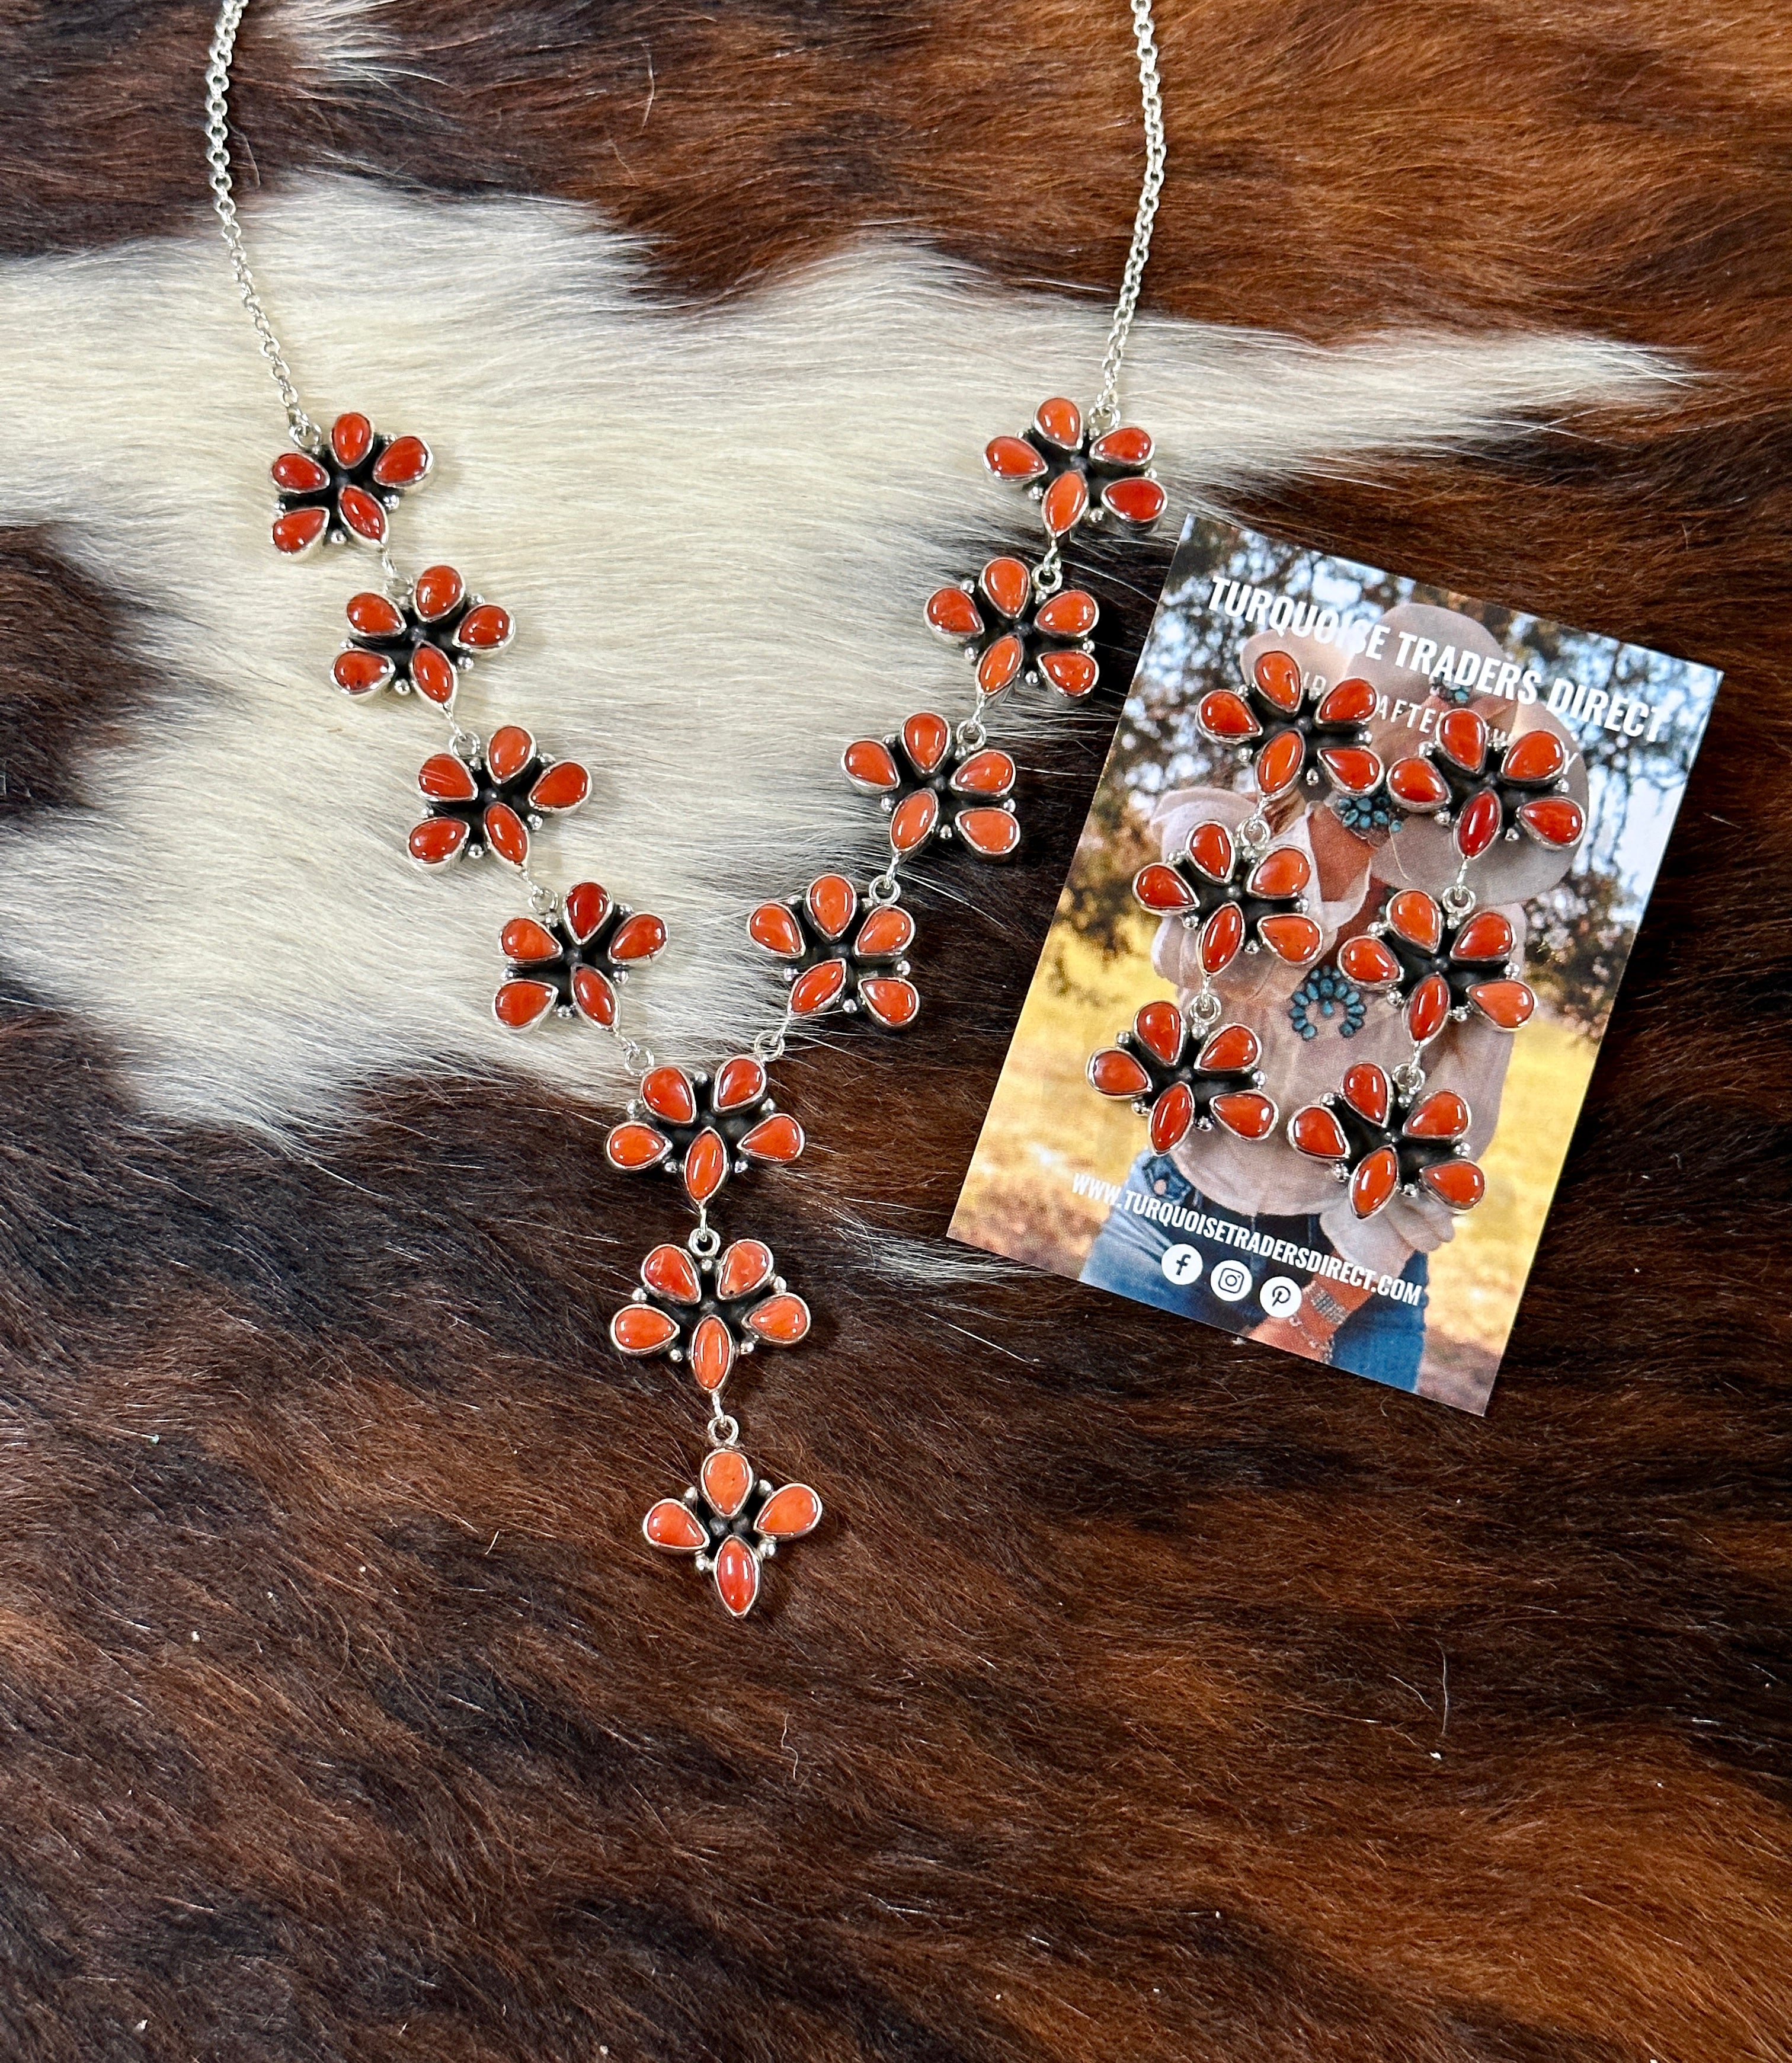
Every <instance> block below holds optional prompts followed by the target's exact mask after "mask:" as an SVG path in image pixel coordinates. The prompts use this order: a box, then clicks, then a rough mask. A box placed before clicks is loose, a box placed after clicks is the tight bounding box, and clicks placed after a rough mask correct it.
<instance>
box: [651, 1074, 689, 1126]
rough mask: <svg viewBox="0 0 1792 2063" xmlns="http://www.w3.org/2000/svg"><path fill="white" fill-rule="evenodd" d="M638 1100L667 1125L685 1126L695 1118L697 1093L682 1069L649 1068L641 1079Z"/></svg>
mask: <svg viewBox="0 0 1792 2063" xmlns="http://www.w3.org/2000/svg"><path fill="white" fill-rule="evenodd" d="M641 1101H642V1102H643V1103H644V1104H646V1106H647V1108H649V1110H650V1111H652V1112H653V1115H654V1116H656V1117H663V1118H664V1119H665V1121H666V1123H667V1124H691V1123H692V1122H693V1120H695V1118H696V1116H697V1092H696V1091H695V1090H694V1089H693V1088H692V1087H691V1084H690V1077H689V1076H688V1075H687V1074H686V1073H685V1071H684V1069H683V1068H649V1070H648V1071H647V1072H646V1073H645V1075H643V1076H641Z"/></svg>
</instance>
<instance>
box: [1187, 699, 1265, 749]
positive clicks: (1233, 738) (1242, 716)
mask: <svg viewBox="0 0 1792 2063" xmlns="http://www.w3.org/2000/svg"><path fill="white" fill-rule="evenodd" d="M1195 722H1197V723H1198V724H1199V726H1200V727H1201V731H1202V734H1203V736H1204V737H1207V738H1214V739H1215V740H1217V741H1218V742H1219V743H1220V744H1222V745H1232V744H1239V743H1242V742H1244V740H1245V739H1247V738H1260V737H1261V736H1262V735H1263V726H1262V725H1261V724H1260V723H1259V722H1258V721H1257V719H1256V717H1255V716H1254V715H1253V714H1252V711H1251V705H1250V704H1249V703H1248V702H1246V700H1245V699H1244V696H1243V695H1241V694H1238V693H1237V692H1236V690H1233V689H1231V688H1215V690H1213V692H1212V694H1207V695H1203V696H1202V698H1201V699H1200V702H1199V704H1198V705H1197V706H1196V708H1195Z"/></svg>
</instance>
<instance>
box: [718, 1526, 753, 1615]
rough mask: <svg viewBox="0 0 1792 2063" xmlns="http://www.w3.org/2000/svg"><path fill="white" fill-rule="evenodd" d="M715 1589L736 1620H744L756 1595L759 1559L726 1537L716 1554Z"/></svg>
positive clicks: (740, 1542)
mask: <svg viewBox="0 0 1792 2063" xmlns="http://www.w3.org/2000/svg"><path fill="white" fill-rule="evenodd" d="M716 1589H717V1592H718V1593H719V1594H720V1595H721V1601H722V1603H724V1604H725V1605H726V1606H727V1607H728V1609H729V1611H730V1612H731V1613H732V1614H733V1616H734V1617H735V1618H736V1619H744V1618H745V1616H746V1615H747V1614H748V1613H749V1611H752V1609H753V1599H755V1598H757V1596H758V1595H759V1558H758V1556H757V1554H754V1553H753V1550H752V1549H751V1548H750V1547H749V1546H747V1544H746V1542H745V1541H744V1540H738V1539H736V1538H734V1537H733V1534H730V1535H729V1538H727V1539H725V1541H723V1542H722V1543H721V1546H720V1547H718V1548H717V1550H716Z"/></svg>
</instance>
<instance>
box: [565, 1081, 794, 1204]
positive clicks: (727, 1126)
mask: <svg viewBox="0 0 1792 2063" xmlns="http://www.w3.org/2000/svg"><path fill="white" fill-rule="evenodd" d="M805 1144H806V1140H805V1139H804V1137H803V1129H802V1126H801V1125H800V1124H798V1122H797V1120H795V1119H794V1117H791V1116H789V1115H787V1113H786V1112H783V1111H781V1110H780V1109H779V1108H777V1105H776V1104H774V1103H773V1100H772V1098H771V1096H770V1094H769V1082H768V1080H767V1078H766V1074H765V1065H764V1063H763V1062H761V1061H759V1060H755V1059H753V1056H751V1055H750V1054H747V1053H737V1054H736V1055H735V1056H734V1057H733V1059H732V1060H724V1061H723V1062H722V1064H721V1066H720V1067H719V1068H717V1070H716V1072H714V1074H713V1075H707V1074H686V1073H685V1070H684V1069H683V1068H673V1067H660V1068H650V1069H649V1071H648V1072H647V1073H646V1074H645V1075H644V1076H642V1077H641V1094H640V1096H638V1097H637V1098H634V1099H633V1100H631V1101H630V1103H629V1107H628V1114H627V1116H625V1118H624V1120H623V1121H622V1123H621V1124H616V1125H613V1126H612V1127H611V1128H610V1131H609V1136H608V1137H607V1138H606V1139H605V1141H604V1152H605V1156H606V1157H607V1159H608V1160H609V1164H610V1165H611V1166H612V1167H613V1168H620V1169H621V1171H622V1172H624V1173H625V1174H641V1173H643V1172H645V1171H646V1170H648V1169H649V1168H666V1169H668V1170H669V1172H672V1173H673V1174H675V1175H677V1176H679V1177H680V1179H681V1180H682V1181H683V1183H684V1184H685V1194H686V1195H687V1196H689V1198H690V1200H691V1201H692V1202H693V1203H694V1204H707V1203H708V1202H709V1200H710V1198H711V1197H712V1196H714V1195H715V1193H716V1192H717V1190H718V1189H719V1188H721V1185H722V1184H723V1183H724V1182H725V1181H726V1180H727V1179H728V1177H729V1175H731V1174H735V1175H739V1174H744V1173H745V1172H746V1170H747V1169H748V1168H749V1167H752V1166H760V1167H782V1166H785V1165H787V1164H789V1163H790V1161H792V1160H796V1159H797V1158H798V1156H800V1155H801V1153H802V1149H803V1147H804V1145H805Z"/></svg>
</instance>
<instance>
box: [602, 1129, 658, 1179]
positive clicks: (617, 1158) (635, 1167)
mask: <svg viewBox="0 0 1792 2063" xmlns="http://www.w3.org/2000/svg"><path fill="white" fill-rule="evenodd" d="M671 1151H672V1141H671V1140H669V1139H668V1138H667V1137H666V1136H665V1133H664V1132H656V1131H655V1130H654V1129H653V1126H652V1125H650V1124H633V1123H630V1124H618V1125H615V1126H613V1127H612V1128H611V1130H610V1134H609V1137H608V1138H607V1139H606V1140H605V1141H604V1152H605V1157H606V1158H607V1159H608V1160H609V1164H610V1165H611V1166H612V1167H613V1168H621V1169H622V1170H623V1171H624V1172H625V1173H627V1174H630V1175H634V1174H638V1173H639V1172H641V1169H642V1168H657V1166H658V1165H659V1164H660V1163H661V1161H662V1160H665V1156H667V1154H669V1152H671Z"/></svg>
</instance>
